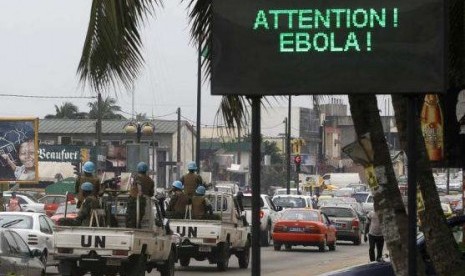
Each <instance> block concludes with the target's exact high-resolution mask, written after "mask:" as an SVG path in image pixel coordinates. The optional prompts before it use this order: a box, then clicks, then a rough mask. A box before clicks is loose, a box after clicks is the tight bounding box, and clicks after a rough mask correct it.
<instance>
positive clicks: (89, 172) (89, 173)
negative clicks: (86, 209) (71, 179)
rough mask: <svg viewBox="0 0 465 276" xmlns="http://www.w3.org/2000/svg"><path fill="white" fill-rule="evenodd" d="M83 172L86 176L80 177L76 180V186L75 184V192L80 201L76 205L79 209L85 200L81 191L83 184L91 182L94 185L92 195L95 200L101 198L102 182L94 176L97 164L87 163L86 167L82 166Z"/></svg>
mask: <svg viewBox="0 0 465 276" xmlns="http://www.w3.org/2000/svg"><path fill="white" fill-rule="evenodd" d="M82 171H83V172H84V175H79V176H78V177H77V179H76V184H75V192H76V194H77V199H78V201H77V203H76V207H77V208H80V207H81V204H82V202H83V200H84V196H83V194H82V190H81V186H82V184H84V183H86V182H89V183H91V184H92V185H93V190H92V195H93V196H94V197H95V198H97V199H98V198H99V196H100V195H101V192H100V180H99V179H98V177H96V176H94V172H95V164H94V163H93V162H92V161H87V162H85V163H84V165H83V166H82ZM102 193H103V191H102Z"/></svg>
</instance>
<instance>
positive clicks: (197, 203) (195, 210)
mask: <svg viewBox="0 0 465 276" xmlns="http://www.w3.org/2000/svg"><path fill="white" fill-rule="evenodd" d="M207 210H211V203H210V201H209V200H208V199H207V198H205V196H201V195H195V196H194V197H192V218H193V219H204V218H205V216H206V214H207Z"/></svg>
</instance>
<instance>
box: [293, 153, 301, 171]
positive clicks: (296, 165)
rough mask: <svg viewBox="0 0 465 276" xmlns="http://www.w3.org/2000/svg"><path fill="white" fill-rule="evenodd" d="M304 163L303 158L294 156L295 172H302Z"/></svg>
mask: <svg viewBox="0 0 465 276" xmlns="http://www.w3.org/2000/svg"><path fill="white" fill-rule="evenodd" d="M301 162H302V157H301V156H300V155H299V154H297V155H296V156H294V164H295V171H296V172H300V163H301Z"/></svg>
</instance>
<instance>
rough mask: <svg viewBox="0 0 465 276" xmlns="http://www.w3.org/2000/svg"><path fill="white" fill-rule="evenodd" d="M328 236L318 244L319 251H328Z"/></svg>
mask: <svg viewBox="0 0 465 276" xmlns="http://www.w3.org/2000/svg"><path fill="white" fill-rule="evenodd" d="M326 243H327V242H326V238H325V239H324V240H323V242H322V243H321V244H320V245H319V246H318V251H320V252H325V251H326Z"/></svg>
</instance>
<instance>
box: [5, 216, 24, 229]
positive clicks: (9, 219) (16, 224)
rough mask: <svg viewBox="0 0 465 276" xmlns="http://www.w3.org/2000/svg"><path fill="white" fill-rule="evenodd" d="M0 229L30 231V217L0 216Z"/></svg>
mask: <svg viewBox="0 0 465 276" xmlns="http://www.w3.org/2000/svg"><path fill="white" fill-rule="evenodd" d="M0 227H2V228H17V229H32V217H30V216H22V215H3V214H2V215H0Z"/></svg>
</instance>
